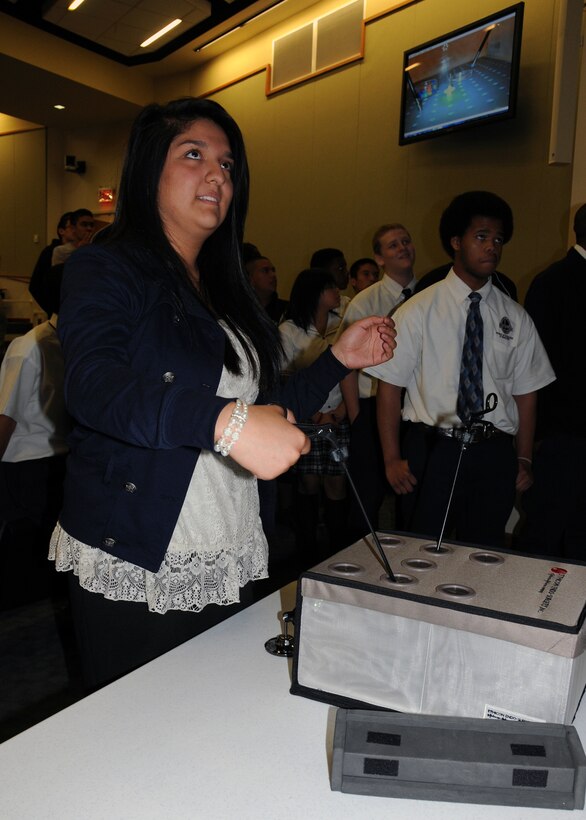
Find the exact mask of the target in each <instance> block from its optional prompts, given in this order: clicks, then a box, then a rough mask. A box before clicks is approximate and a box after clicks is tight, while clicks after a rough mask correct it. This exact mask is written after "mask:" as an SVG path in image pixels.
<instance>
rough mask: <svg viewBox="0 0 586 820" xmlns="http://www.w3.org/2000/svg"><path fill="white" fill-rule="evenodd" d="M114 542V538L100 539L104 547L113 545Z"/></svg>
mask: <svg viewBox="0 0 586 820" xmlns="http://www.w3.org/2000/svg"><path fill="white" fill-rule="evenodd" d="M115 543H116V539H115V538H104V540H103V541H102V546H103V547H106V548H107V547H113V546H114V544H115Z"/></svg>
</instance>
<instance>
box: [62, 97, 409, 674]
mask: <svg viewBox="0 0 586 820" xmlns="http://www.w3.org/2000/svg"><path fill="white" fill-rule="evenodd" d="M247 202H248V167H247V162H246V154H245V150H244V143H243V140H242V135H241V133H240V130H239V129H238V126H237V125H236V123H235V122H234V120H233V119H232V118H231V117H230V116H229V114H227V112H226V111H225V110H224V109H223V108H222V107H221V106H219V105H218V104H216V103H214V102H212V101H209V100H196V99H192V98H187V99H182V100H176V101H174V102H171V103H168V104H166V105H158V104H153V105H149V106H147V108H145V109H144V110H143V111H142V113H141V114H140V115H139V116H138V118H137V120H136V122H135V123H134V125H133V128H132V131H131V135H130V140H129V144H128V149H127V155H126V160H125V164H124V169H123V173H122V180H121V183H120V187H119V201H118V206H117V212H116V217H115V220H114V223H113V225H112V226H111V227H110V228H108V229H106V231H104V232H103V234H102V235H101V236H100V237H99V241H98V242H97V243H96V244H94V245H92V246H90V247H88V248H84V249H80V250H78V251H76V252H75V254H74V255H73V256H72V258H71V259H70V261H69V262H68V263H67V265H66V269H65V278H64V284H63V294H62V304H61V309H60V316H59V335H60V338H61V341H62V345H63V350H64V356H65V371H66V373H65V392H66V401H67V405H68V409H69V412H70V413H71V415H72V417H73V419H74V422H75V428H74V431H73V435H72V438H71V455H70V458H69V462H68V470H67V477H66V482H65V502H64V506H63V511H62V513H61V516H60V521H59V524H58V526H57V529H56V531H55V533H54V535H53V539H52V545H51V555H52V557H54V559H55V562H56V566H57V569H58V570H62V571H71V576H70V578H71V593H72V604H73V610H74V618H75V623H76V628H77V630H78V638H79V643H80V647H81V651H82V662H83V669H84V677H85V680H86V683H87V684H88V685H89V686H96V685H99V684H101V683H104V682H106V681H108V680H111V679H113V678H114V677H117V676H119V675H120V674H122V673H124V672H126V671H129V670H130V669H132V668H133V667H136V666H138V665H140V664H141V663H144V662H145V661H147V660H150V659H151V658H153V657H156V656H157V655H159V654H161V653H162V652H164V651H166V650H167V649H169V648H171V647H173V646H175V645H177V644H178V643H181V642H182V641H184V640H186V639H187V638H189V637H191V636H193V635H195V634H197V633H198V632H201V631H202V630H203V629H206V628H208V627H209V626H211V625H213V624H214V623H216V622H218V621H219V620H222V619H223V618H225V617H227V616H228V615H230V614H232V612H234V611H235V610H236V609H237V608H238V607H239V606H241V605H242V604H243V603H246V602H248V601H249V600H250V595H249V593H248V589H249V588H250V586H247V585H248V582H249V581H251V580H253V579H256V578H261V577H264V576H265V575H266V568H267V547H266V539H265V537H264V534H263V531H262V526H261V523H260V518H259V509H258V493H257V488H256V477H257V476H258V477H260V478H274V477H275V476H277V475H279V474H280V473H281V472H283V471H285V470H287V469H288V468H289V466H290V465H291V464H293V463H294V462H295V461H296V460H297V459H298V458H299V455H300V454H301V453H303V452H306V451H307V450H308V449H309V442H308V440H307V439H306V437H305V436H304V435H303V433H301V432H300V431H299V430H298V429H297V428H296V427H295V425H294V424H292V423H291V422H292V421H294V419H295V416H296V415H300V416H305V415H307V414H308V411H309V412H313V410H314V409H316V408H317V407H319V406H320V404H321V403H322V401H323V396H324V390H325V392H326V394H327V390H329V388H330V386H332V385H333V384H335V383H336V382H337V381H338V380H339V379H340V378H341V377H343V376H344V375H345V374H346V373H347V372H348V368H353V367H360V366H364V365H365V364H374V363H375V362H378V361H382V360H384V359H386V358H388V357H389V356H390V355H392V349H393V347H394V339H393V332H392V330H391V329H390V325H389V322H388V321H386V320H382V319H377V318H371V319H370V320H366V321H365V322H364V323H363V325H362V326H361V327H360V328H358V329H357V330H356V331H355V332H354V333H351V334H350V335H348V336H344V337H342V338H341V339H340V341H339V342H337V343H336V345H334V347H333V348H332V349H331V350H330V351H328V352H327V353H326V354H325V355H324V356H323V357H322V358H321V359H320V360H319V361H318V362H316V364H315V366H314V368H313V370H312V371H311V372H307V373H306V374H304V376H303V378H300V379H296V380H292V381H291V382H290V383H289V384H288V385H287V387H286V388H285V389H284V390H282V391H281V390H280V389H279V360H280V349H279V344H278V337H277V331H276V328H274V326H273V324H272V323H271V321H270V320H269V319H268V318H267V317H266V315H265V314H264V312H263V311H262V310H261V309H260V308H259V306H258V303H257V301H256V299H255V297H254V294H253V292H252V290H251V287H250V285H249V283H248V277H247V276H246V273H245V271H244V269H243V265H242V260H241V253H240V248H241V245H242V237H243V228H244V219H245V214H246V208H247ZM352 330H354V327H353V328H352ZM236 397H238V398H236ZM269 401H273V402H279V404H278V405H274V404H273V405H269V404H267V402H269ZM194 613H197V614H194ZM161 614H164V617H160V615H161Z"/></svg>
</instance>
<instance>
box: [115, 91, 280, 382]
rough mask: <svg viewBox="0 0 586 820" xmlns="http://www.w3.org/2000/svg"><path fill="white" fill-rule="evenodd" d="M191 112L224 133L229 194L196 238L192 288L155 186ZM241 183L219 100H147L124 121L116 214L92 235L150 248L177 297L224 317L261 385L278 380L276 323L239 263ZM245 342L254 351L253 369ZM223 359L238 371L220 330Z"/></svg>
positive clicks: (241, 166) (241, 151) (245, 179)
mask: <svg viewBox="0 0 586 820" xmlns="http://www.w3.org/2000/svg"><path fill="white" fill-rule="evenodd" d="M199 119H206V120H211V122H213V123H215V124H216V125H217V126H218V127H219V128H221V129H222V131H223V132H224V133H225V134H226V137H227V139H228V142H229V144H230V150H231V152H232V155H233V158H234V167H233V171H232V184H233V196H232V201H231V203H230V207H229V209H228V212H227V214H226V218H225V219H224V221H223V223H222V224H221V225H220V226H219V227H218V228H217V229H216V230H215V231H214V233H213V234H211V236H209V237H208V238H207V239H206V241H205V242H204V243H203V246H202V248H201V250H200V253H199V255H198V257H197V267H198V270H199V291H196V289H195V287H194V285H193V283H192V282H191V280H190V277H189V275H188V272H187V270H186V268H185V265H184V263H183V262H182V260H181V258H180V257H179V255H178V253H177V252H176V251H175V250H174V248H173V247H172V245H171V243H170V242H169V240H168V238H167V235H166V234H165V231H164V228H163V224H162V221H161V216H160V213H159V207H158V191H159V182H160V178H161V174H162V172H163V168H164V165H165V162H166V159H167V154H168V151H169V147H170V145H171V142H172V141H173V140H174V139H175V137H176V136H178V135H179V134H181V133H183V132H184V131H185V130H187V128H189V126H190V125H191V124H192V123H193V122H195V121H196V120H199ZM248 189H249V175H248V162H247V159H246V150H245V147H244V140H243V138H242V134H241V132H240V129H239V127H238V125H237V124H236V122H235V121H234V120H233V119H232V117H231V116H230V115H229V114H228V112H227V111H226V110H225V109H224V108H222V106H221V105H219V104H218V103H216V102H214V101H213V100H200V99H196V98H194V97H185V98H182V99H179V100H173V101H171V102H168V103H166V104H165V105H159V104H158V103H153V104H152V105H148V106H147V107H146V108H144V109H143V110H142V111H141V113H140V114H139V115H138V117H137V118H136V120H135V122H134V124H133V126H132V130H131V132H130V137H129V141H128V146H127V149H126V157H125V160H124V167H123V170H122V178H121V181H120V186H119V195H118V204H117V208H116V216H115V218H114V222H113V224H112V226H111V227H110V228H108V229H107V231H105V232H104V234H105V235H104V236H103V237H101V238H100V241H103V242H105V243H107V244H112V243H115V244H117V245H118V244H120V243H121V242H123V243H127V242H130V243H131V244H132V245H139V246H142V247H145V248H147V249H148V250H150V251H151V252H152V253H154V254H155V256H156V257H157V263H158V265H157V266H158V267H159V268H160V270H159V272H158V273H157V275H158V276H159V275H160V277H161V279H162V280H163V281H164V282H166V284H167V285H168V286H169V287H171V288H172V289H173V291H174V292H175V293H176V295H178V296H180V294H181V291H182V289H185V288H187V289H188V290H191V291H193V292H194V293H196V295H197V296H198V298H200V299H201V300H202V301H203V302H204V304H205V305H206V306H207V308H208V309H209V310H210V311H211V312H212V314H213V315H214V316H216V318H218V319H222V320H224V322H226V324H227V325H228V326H229V327H230V328H231V329H232V330H233V331H234V333H235V334H236V335H237V336H238V337H239V338H240V340H241V341H242V342H243V345H244V348H245V350H246V355H247V358H248V360H249V363H250V365H251V367H252V368H253V369H254V371H255V374H256V375H257V376H258V377H259V379H260V384H261V388H270V387H271V386H273V385H274V384H276V383H277V380H278V374H279V354H280V348H279V342H278V335H277V331H276V328H275V327H274V325H273V323H272V322H271V321H270V319H269V318H268V316H267V315H266V314H265V312H264V311H263V310H262V308H260V306H259V304H258V301H257V300H256V298H255V295H254V291H253V290H252V288H251V286H250V283H249V280H248V276H247V275H246V272H245V270H244V267H243V264H242V256H241V248H242V241H243V236H244V222H245V219H246V212H247V209H248ZM195 261H196V260H194V262H195ZM247 340H249V343H248V341H247ZM250 345H252V347H253V348H254V349H255V351H256V353H257V355H258V359H259V362H260V372H258V368H257V366H256V362H255V358H254V355H253V353H252V351H251V350H250V349H249V348H250ZM224 363H225V365H226V367H227V368H228V369H229V370H230V371H231V372H232V373H239V372H241V369H240V363H239V360H238V357H237V355H236V352H235V350H234V348H233V346H232V345H231V344H230V341H229V339H228V338H227V337H226V346H225V358H224Z"/></svg>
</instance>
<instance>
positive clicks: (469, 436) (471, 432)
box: [422, 422, 513, 444]
mask: <svg viewBox="0 0 586 820" xmlns="http://www.w3.org/2000/svg"><path fill="white" fill-rule="evenodd" d="M422 426H423V427H424V428H425V429H426V430H428V431H429V432H433V433H435V434H436V435H438V436H442V437H443V438H451V439H454V441H458V442H460V443H462V442H465V443H466V444H478V443H479V442H481V441H488V440H489V439H491V438H511V439H512V438H513V436H512V435H511V434H510V433H505V432H503V431H502V430H499V429H497V428H496V427H495V426H494V425H492V424H490V423H487V422H478V423H477V424H475V425H474V426H473V427H471V428H470V429H466V427H431V426H430V425H429V424H422Z"/></svg>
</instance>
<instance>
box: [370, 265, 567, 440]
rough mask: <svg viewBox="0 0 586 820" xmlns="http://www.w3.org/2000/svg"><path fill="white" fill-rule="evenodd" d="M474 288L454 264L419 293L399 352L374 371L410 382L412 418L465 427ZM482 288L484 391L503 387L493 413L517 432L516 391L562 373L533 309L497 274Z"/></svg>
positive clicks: (406, 410) (400, 317) (402, 319)
mask: <svg viewBox="0 0 586 820" xmlns="http://www.w3.org/2000/svg"><path fill="white" fill-rule="evenodd" d="M470 293H471V289H470V288H469V287H468V285H466V284H465V283H464V282H463V281H462V280H461V279H460V278H459V277H458V276H456V274H455V273H454V271H453V269H452V270H451V271H450V273H449V274H448V276H447V277H446V279H444V280H443V281H442V282H438V283H437V284H435V285H432V286H431V287H429V288H426V289H425V290H424V291H422V292H421V293H418V294H415V296H413V297H412V298H411V299H409V301H408V302H407V304H405V305H404V306H402V307H400V308H399V309H398V310H397V312H396V313H395V314H394V317H393V318H394V320H395V324H396V327H397V347H396V349H395V352H394V356H393V358H392V359H391V360H390V361H388V362H384V363H383V364H381V365H378V366H377V367H372V368H369V369H368V372H369V373H370V374H371V375H373V376H376V378H378V379H381V380H383V381H386V382H389V383H390V384H394V385H397V386H398V387H405V388H406V390H407V392H406V396H405V403H404V407H403V418H404V419H406V420H408V421H415V422H423V423H424V424H429V425H431V426H434V427H456V426H461V421H460V419H459V418H458V415H457V413H456V402H457V398H458V385H459V381H460V362H461V357H462V346H463V343H464V332H465V328H466V316H467V312H468V307H469V304H470V300H469V299H468V295H469V294H470ZM477 293H479V294H480V295H481V296H482V300H481V302H480V313H481V316H482V321H483V324H484V346H483V363H482V382H483V388H484V395H485V397H486V396H488V394H489V393H495V394H496V396H497V401H498V403H497V407H496V409H495V411H494V412H492V413H490V414H489V415H487V416H486V420H487V421H491V422H492V423H493V424H494V425H495V426H496V427H497V428H498V429H499V430H502V431H503V432H505V433H510V434H511V435H515V434H516V433H517V430H518V427H519V414H518V411H517V405H516V402H515V400H514V398H513V397H514V396H520V395H525V394H526V393H531V392H533V391H534V390H538V389H539V388H540V387H545V385H546V384H549V383H550V382H552V381H554V379H555V374H554V372H553V370H552V367H551V365H550V363H549V359H548V357H547V353H546V352H545V348H544V347H543V344H542V343H541V340H540V338H539V336H538V334H537V331H536V329H535V326H534V324H533V321H532V320H531V318H530V317H529V314H528V313H526V312H525V310H524V309H523V308H522V307H521V306H520V305H518V304H517V303H516V302H514V301H513V300H512V299H510V298H509V297H508V296H506V295H505V294H504V293H502V292H501V291H500V290H498V289H497V288H495V287H493V285H492V284H491V282H490V281H489V282H487V284H486V285H484V287H483V288H481V289H480V290H478V291H477Z"/></svg>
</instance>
